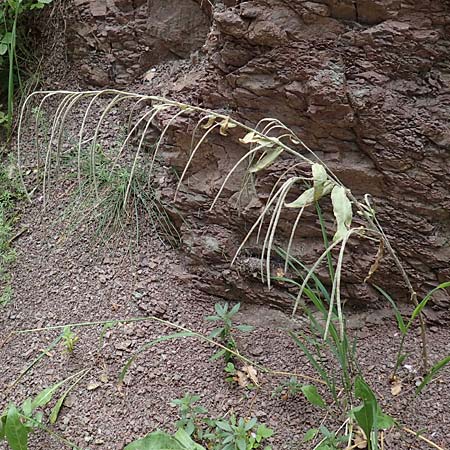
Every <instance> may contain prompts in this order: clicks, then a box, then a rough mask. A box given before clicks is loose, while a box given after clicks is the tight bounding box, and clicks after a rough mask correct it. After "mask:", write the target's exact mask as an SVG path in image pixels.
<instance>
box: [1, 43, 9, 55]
mask: <svg viewBox="0 0 450 450" xmlns="http://www.w3.org/2000/svg"><path fill="white" fill-rule="evenodd" d="M7 51H8V46H7V45H6V44H3V43H0V56H1V55H4V54H6V52H7Z"/></svg>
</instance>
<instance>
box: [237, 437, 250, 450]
mask: <svg viewBox="0 0 450 450" xmlns="http://www.w3.org/2000/svg"><path fill="white" fill-rule="evenodd" d="M236 446H237V448H238V450H247V442H246V440H245V439H244V438H239V439H237V440H236Z"/></svg>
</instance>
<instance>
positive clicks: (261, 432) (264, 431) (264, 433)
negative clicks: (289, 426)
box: [256, 423, 273, 439]
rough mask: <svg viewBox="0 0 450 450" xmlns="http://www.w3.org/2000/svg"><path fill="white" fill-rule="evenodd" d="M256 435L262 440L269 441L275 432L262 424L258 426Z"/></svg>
mask: <svg viewBox="0 0 450 450" xmlns="http://www.w3.org/2000/svg"><path fill="white" fill-rule="evenodd" d="M256 435H257V436H260V437H261V438H262V439H267V438H270V437H271V436H273V430H272V429H271V428H268V427H267V426H266V425H265V424H263V423H262V424H261V425H259V426H258V428H257V430H256Z"/></svg>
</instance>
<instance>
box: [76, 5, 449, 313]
mask: <svg viewBox="0 0 450 450" xmlns="http://www.w3.org/2000/svg"><path fill="white" fill-rule="evenodd" d="M97 3H98V2H96V1H94V0H91V1H90V2H82V3H80V2H78V11H79V16H80V20H78V21H75V22H74V23H73V24H72V25H71V33H72V34H71V36H73V42H71V43H70V45H69V50H70V53H71V57H72V58H73V60H75V61H82V62H83V63H85V64H87V65H88V67H91V66H92V64H91V63H90V62H92V61H95V62H96V64H100V65H101V64H103V65H104V66H105V67H106V69H105V70H107V71H109V72H108V73H109V74H110V75H109V77H110V82H111V84H123V83H129V82H130V80H131V79H133V78H136V79H140V77H141V75H142V73H143V72H145V71H147V70H148V69H149V68H150V67H151V66H152V65H157V64H158V63H160V62H163V61H166V60H167V59H168V58H185V59H189V58H191V60H192V62H193V63H194V64H193V65H192V66H191V68H190V71H191V74H190V76H184V77H179V78H176V77H174V78H173V79H172V80H168V81H167V82H166V83H164V85H161V84H160V85H158V84H154V85H152V84H150V85H149V88H148V89H149V91H151V90H152V89H153V92H156V93H159V92H164V93H167V95H169V96H173V97H176V98H180V99H185V100H187V101H194V102H195V103H197V104H203V105H205V106H207V107H209V108H213V109H219V110H222V111H227V112H229V113H230V114H232V115H233V116H234V117H236V118H238V119H239V118H240V119H241V120H243V121H245V122H249V123H257V122H258V121H259V120H260V119H261V118H263V117H274V118H277V119H280V120H281V121H283V122H284V123H286V124H287V125H288V126H290V127H292V129H293V130H294V131H295V132H296V133H297V134H298V135H299V136H301V137H302V138H303V139H304V141H305V143H306V144H307V145H309V146H310V147H311V148H312V149H313V150H314V151H316V152H317V154H318V155H319V156H320V157H322V158H323V159H324V160H325V161H327V162H328V163H329V164H330V166H331V167H332V169H333V170H334V172H335V173H336V174H337V175H338V176H339V177H340V178H341V179H342V181H343V182H344V183H345V184H346V185H347V186H348V187H349V188H351V189H352V191H353V193H354V194H355V195H356V196H362V195H363V194H364V193H370V194H371V195H372V196H373V198H374V203H375V205H376V208H377V211H378V217H379V220H380V222H381V223H382V224H383V225H384V226H385V228H386V232H387V234H388V236H389V237H390V238H391V239H392V242H393V245H394V246H395V247H396V249H397V250H398V252H399V255H400V256H401V258H402V261H403V262H404V264H405V267H406V268H407V269H408V272H409V273H410V274H411V276H412V277H413V280H414V284H415V286H417V288H418V290H419V291H420V292H421V293H423V292H425V291H427V290H428V289H430V288H431V287H433V286H435V285H436V284H437V283H438V282H442V281H444V280H447V279H448V277H449V266H450V264H449V262H450V176H449V175H450V162H449V151H450V150H449V144H450V127H449V117H450V64H449V61H450V4H449V3H448V1H445V0H429V1H423V0H407V1H400V0H388V1H381V0H356V1H355V0H339V1H337V0H321V1H302V0H264V1H263V0H252V1H244V2H237V1H236V2H235V1H230V2H225V3H224V2H219V1H218V2H215V7H214V9H212V8H209V9H208V8H205V7H204V5H203V4H202V2H200V1H197V2H194V1H193V0H182V1H177V2H168V1H156V0H154V1H150V0H149V1H148V2H123V1H119V0H115V1H111V0H110V1H108V2H107V5H108V8H107V11H106V16H105V18H103V17H101V14H103V10H102V9H101V8H100V7H99V6H98V5H97ZM96 5H97V6H96ZM131 5H133V6H131ZM202 6H203V7H202ZM94 11H95V14H94ZM94 16H95V17H94ZM210 18H211V19H212V23H211V29H210V31H209V33H208V28H209V25H208V21H209V19H210ZM202 45H203V50H201V52H200V53H199V54H193V53H192V52H193V51H194V50H198V49H200V48H201V47H202ZM93 49H95V55H94V54H93ZM190 55H192V56H190ZM196 55H197V56H196ZM198 57H199V58H198ZM198 61H201V65H200V64H197V62H198ZM82 75H83V76H84V78H85V80H86V81H87V82H89V83H91V84H92V83H95V82H96V80H100V83H101V84H103V82H104V77H103V75H100V74H99V73H97V74H96V75H95V76H94V75H92V74H91V75H84V74H82ZM97 84H98V83H97ZM189 143H190V136H189V135H188V134H187V133H186V123H184V122H180V123H179V124H178V129H177V132H176V133H174V134H173V135H172V142H171V145H170V146H167V147H166V148H165V149H164V152H163V154H164V155H165V157H166V160H167V161H168V162H169V163H170V164H172V165H173V166H174V167H175V168H176V169H178V170H182V169H183V166H184V164H185V163H186V161H187V153H188V148H189ZM243 151H244V150H243V148H242V147H241V146H239V145H238V144H237V140H236V137H229V138H226V139H224V138H219V137H213V138H212V139H211V140H210V141H209V142H208V143H207V144H206V145H205V146H204V147H203V149H202V151H201V152H200V153H199V154H198V156H197V157H196V158H195V159H194V161H193V166H192V169H191V170H190V171H189V173H188V178H187V180H186V187H185V189H183V191H182V193H181V194H180V196H179V197H178V201H177V203H176V205H175V206H176V207H177V208H178V209H179V210H180V211H181V213H182V214H183V215H184V217H185V220H186V223H187V224H188V225H183V226H182V228H181V230H182V235H183V240H184V247H185V249H186V251H187V252H188V253H189V254H190V255H191V256H192V258H193V262H194V263H195V265H196V273H197V275H198V283H199V285H201V286H202V287H204V288H207V289H209V290H211V291H213V292H214V293H216V294H217V293H219V292H221V293H222V294H223V295H225V296H230V297H234V298H236V297H240V296H247V297H253V298H257V299H259V300H261V299H264V300H265V299H269V298H270V299H275V301H283V300H282V299H283V298H284V299H286V296H284V297H283V294H278V293H277V294H273V295H272V294H270V295H268V293H267V292H266V291H265V290H264V288H263V287H261V286H260V285H259V284H258V283H257V281H256V278H255V274H257V272H258V270H257V266H258V264H256V265H255V260H256V258H257V255H258V252H257V248H256V246H254V248H251V249H250V250H249V251H248V252H247V253H246V255H245V256H243V257H242V258H241V259H240V260H239V261H238V267H239V271H237V270H236V269H233V270H230V268H229V261H230V259H231V257H232V256H233V252H234V250H235V249H236V248H237V245H238V243H239V242H240V240H241V239H242V237H243V236H244V234H245V230H247V229H248V228H249V226H250V225H251V223H252V221H253V220H254V219H255V217H257V215H258V213H259V212H260V211H261V205H262V204H263V203H264V201H265V199H266V198H267V195H268V192H269V191H270V189H271V187H272V185H273V183H274V181H275V180H276V179H277V177H278V176H279V175H280V174H281V173H282V171H283V170H284V169H285V168H286V167H288V165H289V164H291V161H289V160H286V159H282V160H281V161H280V162H279V163H277V164H275V165H273V167H271V169H270V170H268V171H266V172H265V173H263V174H261V175H260V176H258V178H257V181H256V189H257V193H258V194H257V197H254V198H252V199H250V200H249V201H248V203H247V204H244V206H243V210H242V211H241V212H240V213H238V210H237V209H236V207H235V204H236V202H235V199H236V195H237V194H236V193H237V191H238V190H239V188H240V175H241V174H242V172H238V173H237V174H236V176H234V177H232V179H231V180H230V183H229V184H228V185H227V188H226V190H225V192H224V196H223V199H222V201H221V202H219V204H218V207H217V209H215V210H214V211H213V212H212V213H208V212H207V209H208V207H209V204H210V202H211V199H212V197H213V195H214V194H215V193H216V192H217V190H218V188H219V186H220V183H221V180H222V179H223V176H224V175H225V173H226V172H227V170H229V169H230V168H231V167H232V165H233V164H234V162H235V161H237V160H238V158H239V157H240V156H242V154H243ZM164 193H165V195H166V196H167V198H171V195H172V194H173V186H167V187H166V189H165V191H164ZM306 219H307V223H306V224H305V225H304V226H303V227H302V228H301V229H300V230H299V232H298V236H297V240H296V245H295V248H296V252H297V254H298V256H299V257H300V258H301V259H302V260H304V261H306V262H311V261H312V260H313V259H314V257H317V255H318V254H319V252H320V249H321V248H322V244H321V236H320V232H319V231H318V229H317V224H316V222H315V220H316V219H315V216H314V214H312V213H311V214H307V216H306ZM292 221H293V216H292V213H286V214H285V215H284V219H283V222H282V223H281V224H280V235H279V236H280V239H281V241H282V240H283V233H284V235H287V234H288V233H289V224H290V223H292ZM374 256H375V249H374V248H371V246H369V245H367V243H363V242H355V243H353V245H352V252H351V254H350V255H349V256H348V258H347V269H346V272H345V281H346V282H347V286H346V289H347V293H348V295H349V296H351V297H358V298H360V299H362V300H364V301H366V300H367V301H368V300H370V299H373V298H375V296H374V292H373V290H372V289H371V288H370V287H368V286H365V285H364V284H363V283H362V281H363V279H364V277H365V275H366V274H367V271H368V269H369V267H370V264H371V262H372V261H373V259H374ZM277 264H279V262H277V261H275V262H274V265H275V266H276V265H277ZM255 267H256V268H255ZM375 281H376V282H377V283H379V284H380V285H382V286H383V287H385V288H386V289H387V290H388V291H391V292H393V293H394V294H396V295H399V298H400V299H406V298H407V296H406V295H404V294H405V291H404V290H402V285H401V280H400V277H399V275H398V273H397V272H396V271H395V269H393V267H392V265H391V264H389V261H386V262H385V264H384V265H382V268H381V269H380V271H379V272H378V273H377V276H376V278H375ZM436 304H439V306H440V307H443V306H442V305H444V307H446V308H448V296H447V295H445V294H442V295H441V296H440V297H439V300H438V301H437V302H436Z"/></svg>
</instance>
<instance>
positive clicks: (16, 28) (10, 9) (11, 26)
mask: <svg viewBox="0 0 450 450" xmlns="http://www.w3.org/2000/svg"><path fill="white" fill-rule="evenodd" d="M52 1H53V0H7V1H3V2H2V3H1V4H0V86H1V89H0V92H6V93H7V111H6V113H5V112H3V111H0V124H3V125H6V126H7V128H8V130H10V129H11V125H12V119H13V100H14V90H15V85H16V84H17V83H18V82H19V83H20V68H19V67H18V64H17V61H18V58H17V49H18V41H20V40H21V39H22V35H21V33H20V18H21V17H22V16H23V15H24V14H25V13H26V12H27V11H31V10H35V9H42V8H43V7H44V6H45V5H48V4H50V3H51V2H52Z"/></svg>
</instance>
